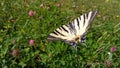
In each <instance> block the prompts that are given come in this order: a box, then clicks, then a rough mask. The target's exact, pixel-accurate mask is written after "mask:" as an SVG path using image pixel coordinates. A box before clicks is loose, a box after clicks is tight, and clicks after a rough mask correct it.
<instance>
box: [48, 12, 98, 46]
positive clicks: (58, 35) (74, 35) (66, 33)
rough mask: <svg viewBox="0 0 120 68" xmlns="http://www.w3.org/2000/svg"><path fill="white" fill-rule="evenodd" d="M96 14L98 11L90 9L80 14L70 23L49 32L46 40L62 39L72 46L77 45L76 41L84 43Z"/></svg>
mask: <svg viewBox="0 0 120 68" xmlns="http://www.w3.org/2000/svg"><path fill="white" fill-rule="evenodd" d="M97 14H98V11H90V12H89V13H85V14H83V15H81V16H80V17H78V18H76V19H74V20H73V21H71V22H70V23H68V24H66V25H62V26H61V27H59V28H57V29H56V30H54V31H53V32H52V33H50V34H49V36H48V37H47V40H48V41H55V40H62V41H65V42H66V43H68V44H70V45H73V46H77V45H78V43H85V38H86V34H87V30H88V28H89V27H90V24H91V23H92V21H93V20H94V18H95V17H96V15H97Z"/></svg>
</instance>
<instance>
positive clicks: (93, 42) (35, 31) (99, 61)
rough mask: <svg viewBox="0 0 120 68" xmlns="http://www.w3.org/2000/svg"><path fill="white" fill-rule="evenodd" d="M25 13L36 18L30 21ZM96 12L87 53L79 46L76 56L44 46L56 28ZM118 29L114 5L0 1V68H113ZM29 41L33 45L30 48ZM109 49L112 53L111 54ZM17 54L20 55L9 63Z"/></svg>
mask: <svg viewBox="0 0 120 68" xmlns="http://www.w3.org/2000/svg"><path fill="white" fill-rule="evenodd" d="M40 4H44V6H43V7H40ZM58 4H60V6H57V5H58ZM48 7H49V8H50V9H48ZM30 10H33V11H34V12H35V15H34V16H32V17H31V16H29V15H28V13H29V11H30ZM95 10H97V11H98V12H99V14H98V16H97V17H96V18H95V20H94V21H93V23H92V25H91V27H90V29H89V30H88V34H87V39H86V44H87V47H85V46H84V45H81V44H80V45H79V46H78V50H77V52H76V51H75V49H74V48H73V47H72V46H69V45H68V44H66V43H64V42H61V41H55V42H48V41H47V40H46V38H47V36H48V35H49V34H50V33H51V32H52V31H53V30H55V29H56V28H58V27H60V26H61V25H63V24H67V23H68V22H70V21H72V20H73V19H75V18H77V17H78V16H80V15H81V14H84V13H86V12H89V11H95ZM119 26H120V1H119V0H0V67H1V68H16V67H17V68H24V67H25V68H26V67H27V68H29V67H33V68H42V67H44V68H68V67H69V68H73V67H77V68H83V67H84V68H86V67H91V68H105V67H116V68H118V67H120V27H119ZM30 39H34V40H35V44H34V46H30V44H29V40H30ZM112 46H115V47H116V51H115V52H111V51H110V48H111V47H112ZM16 48H17V49H18V50H19V54H18V56H16V57H14V56H13V55H12V51H13V50H14V49H16Z"/></svg>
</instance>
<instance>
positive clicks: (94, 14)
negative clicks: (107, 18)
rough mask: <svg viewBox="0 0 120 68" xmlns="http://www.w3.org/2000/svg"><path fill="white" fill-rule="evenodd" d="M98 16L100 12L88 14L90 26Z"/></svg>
mask: <svg viewBox="0 0 120 68" xmlns="http://www.w3.org/2000/svg"><path fill="white" fill-rule="evenodd" d="M97 14H98V11H92V13H91V15H90V14H88V16H89V15H90V20H89V24H90V23H91V22H92V21H93V20H94V18H95V17H96V15H97Z"/></svg>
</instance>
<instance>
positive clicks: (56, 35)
mask: <svg viewBox="0 0 120 68" xmlns="http://www.w3.org/2000/svg"><path fill="white" fill-rule="evenodd" d="M66 28H67V29H66ZM68 29H69V27H68V26H66V25H63V26H61V27H59V28H57V29H56V30H54V31H53V32H52V33H50V35H49V36H48V38H47V40H64V39H62V38H61V37H66V36H67V35H66V34H67V33H69V30H68ZM64 33H66V34H64Z"/></svg>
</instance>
